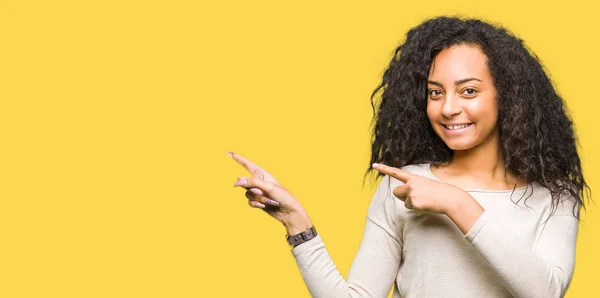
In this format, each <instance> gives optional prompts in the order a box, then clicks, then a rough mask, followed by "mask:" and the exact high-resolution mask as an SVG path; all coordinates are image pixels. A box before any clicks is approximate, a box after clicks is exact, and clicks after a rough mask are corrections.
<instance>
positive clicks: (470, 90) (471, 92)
mask: <svg viewBox="0 0 600 298" xmlns="http://www.w3.org/2000/svg"><path fill="white" fill-rule="evenodd" d="M462 93H463V94H465V95H468V96H473V95H475V94H476V93H477V90H475V89H473V88H467V89H465V90H463V92H462Z"/></svg>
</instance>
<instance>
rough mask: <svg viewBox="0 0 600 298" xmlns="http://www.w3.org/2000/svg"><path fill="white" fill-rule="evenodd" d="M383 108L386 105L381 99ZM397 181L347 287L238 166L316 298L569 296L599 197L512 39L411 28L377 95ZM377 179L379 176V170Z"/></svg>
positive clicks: (302, 228)
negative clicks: (584, 230)
mask: <svg viewBox="0 0 600 298" xmlns="http://www.w3.org/2000/svg"><path fill="white" fill-rule="evenodd" d="M378 99H380V100H378ZM372 100H373V107H374V110H375V116H374V129H373V140H372V155H371V162H373V164H372V167H371V168H369V170H367V174H369V173H377V176H378V177H381V176H383V179H382V180H381V182H380V183H379V186H378V188H377V190H376V191H375V194H374V196H373V199H372V201H371V204H370V207H369V210H368V214H367V222H366V226H365V231H364V235H363V239H362V242H361V245H360V248H359V251H358V253H357V256H356V258H355V260H354V262H353V264H352V267H351V269H350V272H349V274H348V278H347V280H344V279H343V277H342V276H341V275H340V273H339V272H338V271H337V270H336V267H335V265H334V263H333V261H332V260H331V258H330V257H329V255H328V253H327V250H326V249H325V245H324V244H323V241H322V239H321V237H320V236H319V235H318V234H317V233H316V230H315V229H314V227H313V224H312V222H311V220H310V218H309V216H308V214H307V212H306V211H305V210H304V208H303V207H302V206H301V204H300V203H299V202H298V200H296V198H294V196H293V195H292V194H290V193H289V192H288V191H287V190H286V189H284V188H283V187H282V186H281V185H280V184H279V183H278V182H277V180H275V179H274V178H273V176H271V175H270V174H269V173H268V172H266V171H265V170H263V169H261V168H259V167H258V166H256V165H255V164H253V163H252V162H250V161H249V160H247V159H245V158H244V157H242V156H240V155H237V154H232V153H230V155H232V157H233V158H234V159H235V160H236V161H238V162H239V163H240V164H242V165H243V166H244V167H245V168H246V169H247V170H248V171H249V172H250V173H251V174H252V177H240V178H239V179H238V181H237V182H236V183H235V186H240V187H243V188H245V189H246V190H247V191H246V197H247V198H248V199H249V204H250V206H252V207H256V208H262V209H263V210H264V211H266V212H267V213H268V214H269V215H271V216H272V217H274V218H275V219H277V220H279V221H280V222H282V223H283V224H284V226H285V227H286V228H287V231H288V235H290V236H289V242H290V243H291V244H292V245H295V246H294V247H293V248H292V252H293V255H294V256H295V258H296V261H297V264H298V266H299V268H300V270H301V272H302V275H303V277H304V280H305V282H306V284H307V286H308V288H309V290H310V292H311V294H312V295H313V296H314V297H328V298H330V297H387V294H388V293H389V291H390V289H391V287H392V286H393V285H394V282H395V285H396V286H395V287H394V293H393V297H461V298H465V297H544V298H548V297H561V296H563V295H564V293H565V291H566V289H567V287H568V285H569V282H570V280H571V275H572V273H573V268H574V261H575V243H576V238H577V231H578V220H579V211H580V208H581V207H583V205H584V201H585V200H586V199H587V198H589V188H588V186H587V184H586V182H585V180H584V177H583V175H582V170H581V163H580V159H579V156H578V153H577V148H576V138H575V135H574V132H573V124H572V122H571V120H570V119H569V117H568V115H567V114H566V112H565V108H564V102H563V100H562V99H561V98H560V97H559V96H558V95H557V94H556V91H555V89H554V88H553V86H552V83H551V81H550V80H549V78H548V76H547V75H546V74H545V72H544V70H543V68H542V66H541V65H540V63H539V61H538V59H537V58H536V57H535V56H534V55H533V54H531V53H530V52H529V51H528V50H527V48H526V47H525V46H524V45H523V42H522V41H521V40H520V39H518V38H517V37H515V36H513V35H512V34H510V33H509V32H507V31H506V30H505V29H503V28H500V27H495V26H493V25H490V24H487V23H485V22H482V21H479V20H472V19H467V20H463V19H459V18H449V17H439V18H434V19H430V20H427V21H425V22H423V23H422V24H420V25H418V26H417V27H415V28H413V29H411V30H410V31H409V32H408V34H407V36H406V40H405V42H404V43H403V44H402V45H400V46H399V47H398V49H397V50H396V53H395V55H394V57H393V59H392V61H391V63H390V66H389V68H388V69H387V70H386V71H385V74H384V76H383V81H382V82H381V84H380V85H379V87H378V88H377V89H376V90H375V92H373V97H372ZM374 170H375V171H376V172H373V171H374Z"/></svg>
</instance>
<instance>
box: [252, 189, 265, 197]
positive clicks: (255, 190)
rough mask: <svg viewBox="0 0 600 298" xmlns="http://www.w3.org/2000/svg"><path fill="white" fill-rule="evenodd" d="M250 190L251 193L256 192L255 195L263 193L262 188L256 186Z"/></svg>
mask: <svg viewBox="0 0 600 298" xmlns="http://www.w3.org/2000/svg"><path fill="white" fill-rule="evenodd" d="M250 191H251V192H252V193H253V194H256V195H259V196H262V194H263V192H262V190H260V189H258V188H251V189H250Z"/></svg>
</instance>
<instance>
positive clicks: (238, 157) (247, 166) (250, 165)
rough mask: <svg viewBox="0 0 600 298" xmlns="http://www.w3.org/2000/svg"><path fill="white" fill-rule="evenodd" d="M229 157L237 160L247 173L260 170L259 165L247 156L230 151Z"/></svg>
mask: <svg viewBox="0 0 600 298" xmlns="http://www.w3.org/2000/svg"><path fill="white" fill-rule="evenodd" d="M230 155H231V157H232V158H233V160H235V161H237V162H238V163H239V164H240V165H242V166H243V167H244V168H245V169H246V170H247V171H248V172H249V173H255V172H256V171H257V170H261V167H259V166H257V165H256V164H254V163H253V162H251V161H250V160H248V159H247V158H245V157H243V156H241V155H239V154H237V153H233V152H231V154H230Z"/></svg>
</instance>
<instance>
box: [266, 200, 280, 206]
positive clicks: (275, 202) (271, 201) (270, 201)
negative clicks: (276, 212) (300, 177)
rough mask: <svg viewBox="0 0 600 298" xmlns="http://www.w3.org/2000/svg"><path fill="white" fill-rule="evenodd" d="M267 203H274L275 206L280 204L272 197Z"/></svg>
mask: <svg viewBox="0 0 600 298" xmlns="http://www.w3.org/2000/svg"><path fill="white" fill-rule="evenodd" d="M267 204H269V205H273V206H279V202H277V201H273V200H271V199H267Z"/></svg>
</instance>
